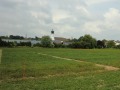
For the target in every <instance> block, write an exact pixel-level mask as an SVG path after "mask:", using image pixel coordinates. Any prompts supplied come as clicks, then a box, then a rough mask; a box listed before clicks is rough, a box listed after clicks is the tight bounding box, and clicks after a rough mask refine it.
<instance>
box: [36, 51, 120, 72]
mask: <svg viewBox="0 0 120 90" xmlns="http://www.w3.org/2000/svg"><path fill="white" fill-rule="evenodd" d="M38 54H40V55H45V56H50V57H53V58H59V59H64V60H72V61H76V62H86V61H81V60H75V59H70V58H63V57H58V56H53V55H48V54H43V53H38ZM94 64H95V65H96V66H98V67H103V68H104V69H105V70H107V71H117V70H119V69H120V68H117V67H113V66H108V65H102V64H96V63H94Z"/></svg>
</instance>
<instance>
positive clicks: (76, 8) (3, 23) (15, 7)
mask: <svg viewBox="0 0 120 90" xmlns="http://www.w3.org/2000/svg"><path fill="white" fill-rule="evenodd" d="M51 29H54V31H55V36H57V37H66V38H79V37H80V36H83V35H84V34H91V35H92V36H93V37H95V38H96V39H109V40H110V39H114V40H120V0H0V35H22V36H25V35H26V34H27V36H28V37H35V36H38V37H41V36H43V35H50V31H51Z"/></svg>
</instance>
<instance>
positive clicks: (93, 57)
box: [41, 49, 120, 67]
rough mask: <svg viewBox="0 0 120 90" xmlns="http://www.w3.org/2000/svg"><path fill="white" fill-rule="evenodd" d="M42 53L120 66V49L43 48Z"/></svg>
mask: <svg viewBox="0 0 120 90" xmlns="http://www.w3.org/2000/svg"><path fill="white" fill-rule="evenodd" d="M41 52H42V53H46V54H49V55H55V56H60V57H65V58H72V59H77V60H82V61H88V62H93V63H98V64H104V65H110V66H115V67H120V64H119V63H120V50H119V49H41Z"/></svg>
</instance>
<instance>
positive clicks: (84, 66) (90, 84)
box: [0, 48, 120, 90]
mask: <svg viewBox="0 0 120 90" xmlns="http://www.w3.org/2000/svg"><path fill="white" fill-rule="evenodd" d="M42 54H46V55H42ZM119 55H120V50H118V49H61V48H60V49H55V48H2V57H1V64H0V90H119V89H120V70H111V71H108V70H106V69H105V68H104V67H99V66H96V64H102V65H109V66H114V67H117V68H120V64H119V63H120V56H119ZM52 56H58V57H61V58H55V57H52ZM62 58H68V59H72V60H65V59H62ZM76 60H77V61H76ZM78 61H82V62H78Z"/></svg>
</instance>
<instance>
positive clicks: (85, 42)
mask: <svg viewBox="0 0 120 90" xmlns="http://www.w3.org/2000/svg"><path fill="white" fill-rule="evenodd" d="M79 40H80V42H81V45H82V48H89V49H92V48H96V46H97V41H96V39H95V38H93V37H92V36H91V35H89V34H86V35H84V36H82V37H80V38H79Z"/></svg>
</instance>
